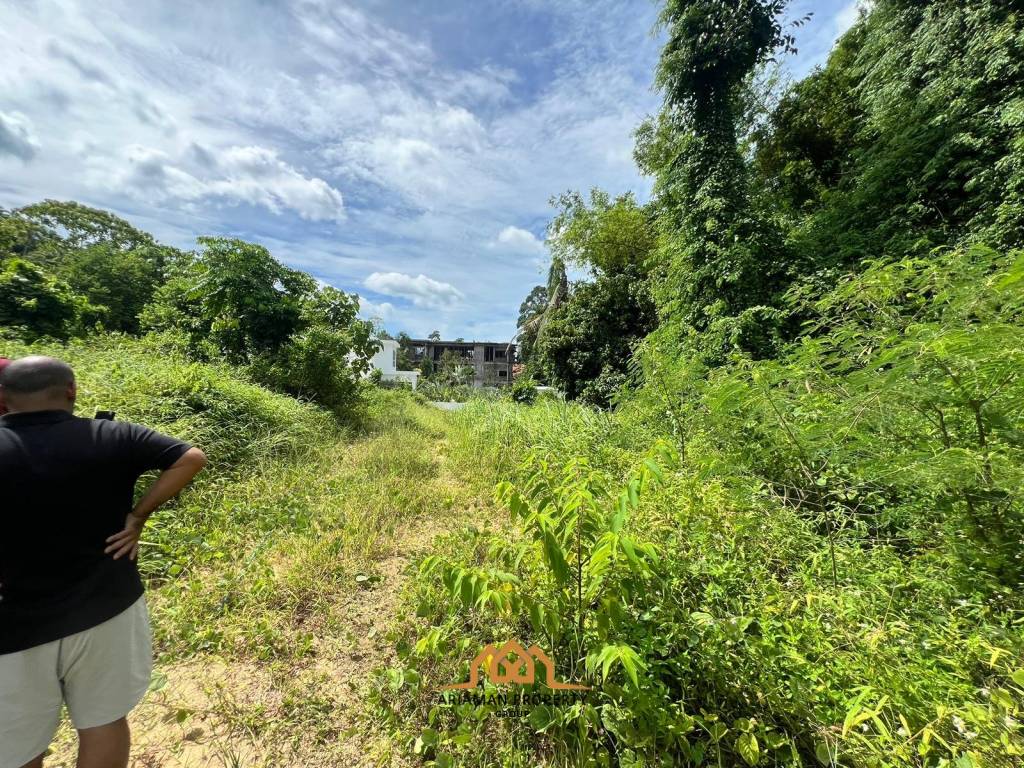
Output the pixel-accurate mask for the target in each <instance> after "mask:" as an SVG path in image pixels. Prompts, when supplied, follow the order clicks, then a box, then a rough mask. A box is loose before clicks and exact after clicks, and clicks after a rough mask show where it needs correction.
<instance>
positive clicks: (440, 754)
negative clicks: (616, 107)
mask: <svg viewBox="0 0 1024 768" xmlns="http://www.w3.org/2000/svg"><path fill="white" fill-rule="evenodd" d="M783 5H784V4H782V3H774V2H762V1H759V0H751V1H750V2H746V1H745V0H744V1H743V2H719V1H718V0H687V1H686V2H668V3H666V4H665V9H664V11H663V14H662V23H663V24H664V27H665V31H666V34H667V43H666V46H665V49H664V51H663V55H662V58H661V61H660V64H659V68H658V72H657V82H658V85H659V87H661V88H662V91H663V94H664V96H665V102H664V108H663V110H662V112H661V113H660V114H659V115H657V116H655V117H653V118H652V119H650V120H649V121H647V122H646V123H645V124H644V125H642V126H641V128H640V130H639V131H638V135H637V139H638V141H637V160H638V162H639V163H640V165H641V167H642V168H643V169H644V170H645V171H646V172H648V173H650V174H651V175H653V176H654V178H655V196H654V198H653V199H652V200H651V202H650V203H648V204H647V205H645V206H643V207H642V208H640V207H637V206H635V205H634V204H632V203H631V201H630V199H629V198H628V197H626V198H622V199H621V200H620V201H617V202H616V203H615V204H612V203H611V201H610V200H609V198H608V196H607V195H603V193H600V192H595V193H594V195H593V196H592V198H591V202H590V203H589V204H587V203H585V202H584V201H583V200H582V199H581V198H580V197H579V196H578V195H568V196H565V197H563V198H562V199H561V201H560V203H559V213H558V216H557V218H556V220H555V223H554V224H553V225H552V230H551V233H552V237H551V238H550V239H549V244H550V245H551V247H552V270H551V274H552V279H551V280H550V281H549V284H550V285H549V290H548V291H547V292H546V298H547V301H546V302H545V301H543V300H542V299H544V298H545V296H542V292H535V293H534V294H532V297H533V298H532V299H531V300H529V301H528V302H526V303H524V319H525V322H523V323H521V325H522V326H523V330H524V331H525V332H526V335H527V338H528V341H529V343H528V345H527V349H528V351H529V352H530V359H529V361H528V363H529V368H530V369H531V370H532V371H533V372H534V374H535V375H537V376H539V377H543V378H545V379H546V380H547V381H550V382H551V383H557V384H558V385H559V386H560V387H561V388H562V389H563V391H564V392H565V393H566V394H567V395H568V396H569V397H572V398H575V399H578V400H581V401H583V402H587V403H597V404H600V405H605V406H607V405H608V404H611V405H614V406H615V410H614V411H613V412H607V413H598V412H593V411H589V410H586V409H585V408H584V407H583V406H580V405H572V404H569V405H563V404H558V403H553V402H542V403H538V404H535V405H532V406H524V405H510V404H508V403H505V402H494V403H482V402H481V403H475V404H473V405H472V406H471V407H470V408H468V409H466V410H464V411H461V412H460V413H459V414H457V415H456V416H455V419H456V421H457V427H456V429H457V439H456V445H457V446H458V449H457V450H458V451H459V452H462V453H463V454H464V455H465V456H467V457H468V456H469V455H473V456H475V457H478V459H479V460H482V461H484V462H485V464H486V467H487V468H488V469H489V470H490V471H491V472H493V479H494V480H495V481H497V482H498V485H497V491H496V495H495V499H496V502H497V503H499V504H501V505H502V506H503V507H505V508H506V509H507V510H508V513H509V524H508V525H507V526H504V527H501V528H500V529H498V530H495V529H494V528H491V527H486V528H483V529H482V530H481V529H475V530H471V531H467V532H465V533H464V534H463V535H462V537H461V538H453V539H452V540H450V541H449V542H448V544H447V546H446V547H445V548H443V550H442V551H440V552H439V553H438V554H437V555H436V556H435V557H431V558H428V559H426V560H425V561H424V563H423V567H422V571H421V582H420V584H419V585H418V588H417V591H416V593H415V595H414V597H413V599H414V601H415V604H416V605H417V608H418V614H419V615H420V616H421V617H422V621H421V623H419V624H415V623H410V624H409V625H408V627H407V632H408V637H409V638H410V639H409V641H408V645H407V646H403V647H404V648H405V658H404V661H403V665H404V668H414V669H421V670H422V669H427V670H428V671H429V674H428V676H427V678H426V680H425V681H418V680H417V681H414V682H413V683H412V684H399V685H392V691H393V693H392V694H391V695H389V696H387V697H386V701H385V704H386V706H387V707H388V708H389V709H390V711H392V712H394V713H395V716H396V723H398V722H401V718H402V717H403V716H406V717H407V716H409V715H414V716H417V717H418V718H419V720H418V723H419V725H420V727H424V726H425V728H426V730H424V731H423V732H422V733H421V734H419V741H417V742H415V743H414V744H413V746H414V748H416V747H418V751H419V752H420V753H422V754H425V755H426V756H427V757H429V758H433V759H435V760H436V762H437V764H438V765H445V764H480V765H484V764H488V756H489V754H492V753H493V750H491V751H489V750H488V749H487V748H481V747H480V744H481V743H489V742H486V739H485V738H484V736H483V735H482V733H483V728H482V727H481V726H479V725H478V724H477V723H478V721H479V720H480V719H483V718H484V717H485V715H481V714H480V711H481V710H480V708H479V707H473V706H469V705H464V706H462V707H461V708H460V707H454V708H438V707H435V708H432V709H431V708H428V706H427V705H426V704H425V703H424V700H425V699H426V698H427V696H426V694H424V693H422V692H421V691H423V690H426V689H429V688H430V687H431V686H435V685H436V684H441V683H443V682H447V681H448V679H466V668H465V664H466V662H467V661H468V660H469V658H472V650H471V649H478V648H480V647H483V645H484V644H485V643H487V642H501V641H503V640H504V639H507V638H509V637H511V638H516V639H519V640H520V641H522V642H523V643H524V644H525V645H526V646H528V645H529V644H530V643H538V644H539V645H541V646H542V647H545V648H546V649H547V650H548V651H550V654H551V655H552V657H554V658H556V659H557V660H558V664H559V672H560V675H559V676H560V678H561V679H566V680H573V681H580V680H582V681H586V682H587V683H588V684H590V685H592V686H593V688H594V690H593V691H592V693H591V696H590V698H589V699H588V700H587V701H586V702H584V703H579V704H575V705H571V706H562V707H548V706H544V705H538V706H533V707H532V708H530V712H529V716H528V717H527V718H525V719H522V720H516V721H512V723H511V724H509V723H507V722H506V723H505V725H504V727H503V730H502V731H501V733H502V738H503V739H504V740H506V742H507V743H511V744H513V745H514V746H513V747H511V748H510V749H508V750H507V751H506V752H502V755H503V758H502V759H503V762H504V763H505V764H521V765H531V764H534V763H536V762H548V763H552V764H559V765H560V764H565V765H666V764H692V765H741V764H745V765H816V764H820V765H836V766H839V765H850V766H902V765H918V766H936V767H938V766H953V765H955V766H987V765H1000V766H1002V765H1006V766H1009V765H1013V764H1016V763H1017V762H1019V760H1020V759H1021V758H1022V756H1024V732H1022V729H1021V724H1020V713H1021V709H1022V706H1024V640H1022V637H1024V635H1022V632H1021V627H1022V625H1021V622H1022V616H1024V604H1022V603H1021V601H1020V588H1021V586H1022V584H1024V505H1022V502H1021V493H1022V491H1024V453H1022V451H1024V441H1022V440H1021V435H1022V427H1024V423H1022V421H1021V418H1022V416H1021V414H1022V413H1024V358H1022V356H1021V351H1020V350H1021V349H1022V348H1024V346H1022V344H1024V337H1022V331H1021V328H1022V327H1024V323H1022V321H1024V317H1022V314H1021V312H1022V309H1024V307H1022V299H1021V296H1022V295H1024V294H1022V288H1024V252H1022V251H1021V250H1019V249H1020V247H1021V245H1022V241H1021V237H1020V225H1021V218H1020V214H1021V211H1022V209H1021V206H1020V202H1021V185H1020V181H1021V176H1020V167H1021V166H1020V160H1021V157H1022V153H1024V145H1022V144H1021V127H1022V126H1024V123H1021V121H1019V120H1018V119H1017V117H1016V115H1017V112H1018V111H1019V107H1020V99H1021V91H1020V88H1021V83H1022V82H1024V78H1021V77H1020V74H1021V72H1020V68H1021V66H1022V62H1024V55H1022V53H1024V51H1022V43H1024V19H1022V17H1021V16H1020V14H1019V9H1014V8H1012V7H1011V4H1007V3H999V2H981V3H975V4H969V5H963V4H956V3H951V2H941V1H940V2H933V3H905V2H899V1H897V0H884V1H883V0H879V2H877V3H875V4H873V6H872V8H871V9H870V10H869V11H867V12H865V13H864V14H863V15H862V17H861V19H860V21H858V22H857V23H856V24H855V25H854V27H853V28H852V29H851V30H850V31H849V32H848V33H847V34H846V35H845V36H844V37H843V38H842V39H841V40H840V41H839V43H838V45H837V46H836V49H835V50H834V52H833V54H832V55H831V57H830V59H829V61H828V64H827V65H826V66H825V67H824V68H822V69H820V70H817V71H815V72H813V73H812V74H811V75H810V76H809V77H808V78H806V79H805V80H803V81H801V82H800V83H797V84H795V85H793V86H791V87H790V88H788V89H787V90H786V91H785V92H784V93H783V94H782V95H781V97H775V99H774V103H773V104H772V102H771V101H770V103H769V107H768V108H767V109H766V110H765V109H762V110H761V112H760V114H751V109H753V111H754V112H755V113H756V112H757V103H758V99H755V98H753V97H754V96H755V95H759V94H756V93H755V91H757V89H758V88H760V87H761V86H762V85H763V82H764V80H763V78H760V76H759V74H758V67H759V65H760V64H761V63H763V62H766V61H767V60H768V59H769V58H770V57H772V56H774V55H784V54H785V53H786V51H787V50H788V49H790V48H792V47H793V46H794V45H795V44H796V43H797V42H798V41H797V39H796V37H798V30H799V26H800V22H799V21H798V22H797V23H796V24H795V26H787V25H785V24H783V23H782V21H781V18H782V17H781V11H782V10H783ZM761 95H763V94H761ZM630 211H633V212H630ZM638 233H639V234H638ZM624 246H626V247H624ZM575 254H583V255H582V257H576V260H575V263H577V264H578V263H583V264H586V265H589V266H591V267H592V279H591V281H589V282H585V283H581V284H578V285H573V286H567V285H566V283H565V281H564V273H565V269H564V265H565V264H566V263H573V261H574V260H573V256H574V255H575ZM622 254H625V257H624V258H622ZM608 264H614V265H615V269H617V270H620V271H621V273H623V274H628V275H629V277H628V279H627V284H628V285H629V289H630V291H631V295H633V296H636V297H645V298H641V299H640V300H641V301H648V302H652V303H653V305H654V306H655V307H656V310H657V316H656V318H653V319H652V320H651V321H650V323H651V324H650V326H649V327H648V328H647V329H646V330H641V329H640V328H638V327H635V326H634V327H630V328H619V329H618V330H615V329H614V326H604V327H605V329H606V333H607V334H608V335H611V336H612V337H613V338H610V339H609V338H605V337H602V340H601V343H602V345H603V349H602V350H597V351H596V352H595V351H594V350H593V349H592V343H593V339H592V338H591V337H590V336H589V335H588V332H589V330H590V327H594V326H596V325H598V321H597V320H596V318H599V317H601V316H602V314H608V308H609V307H625V306H636V304H635V303H634V304H630V302H629V301H628V300H627V299H625V298H623V297H621V296H620V297H618V298H616V299H614V300H611V301H607V300H606V298H605V297H606V294H607V291H608V288H609V284H608V283H607V265H608ZM626 270H631V271H628V272H627V271H626ZM583 317H587V318H588V319H587V322H588V323H589V326H586V327H584V326H583V325H581V324H580V323H579V322H577V321H578V320H579V319H580V318H583ZM573 334H575V335H573ZM617 345H619V346H617ZM623 347H625V348H626V349H629V350H630V352H631V354H623V352H622V349H623ZM621 360H629V366H628V367H627V368H625V369H620V370H621V374H620V375H619V376H618V378H617V380H615V381H614V384H613V385H612V386H608V385H607V382H608V378H609V376H608V371H609V370H611V369H612V367H613V366H614V365H616V364H618V361H621ZM583 361H587V362H586V363H585V364H580V363H581V362H583ZM567 362H570V363H571V364H572V365H575V366H576V367H575V369H574V370H572V371H571V372H569V373H565V372H563V370H564V366H565V365H566V364H567ZM560 366H562V368H560ZM595 392H603V394H602V395H600V396H595V395H594V394H592V393H595ZM413 639H415V642H413ZM453 649H458V652H459V654H462V656H461V660H460V661H455V660H453V658H452V657H453V656H454V655H458V654H453ZM467 651H468V653H467ZM392 679H393V680H398V681H400V683H404V682H405V678H404V672H403V669H402V668H399V669H397V670H394V671H393V672H392ZM485 687H486V685H485ZM410 688H412V689H413V690H412V691H410V690H409V689H410ZM501 706H502V705H501V704H486V705H483V710H484V712H485V713H486V714H487V715H490V716H494V715H496V714H497V712H498V710H500V709H501ZM398 730H399V732H401V733H404V734H408V735H409V738H410V740H411V739H412V737H413V736H414V735H415V732H411V733H410V731H408V730H402V729H401V728H400V727H399V729H398ZM424 745H427V746H426V747H424ZM491 746H493V745H491ZM414 751H416V749H414Z"/></svg>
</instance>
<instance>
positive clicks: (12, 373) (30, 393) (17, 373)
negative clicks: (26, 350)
mask: <svg viewBox="0 0 1024 768" xmlns="http://www.w3.org/2000/svg"><path fill="white" fill-rule="evenodd" d="M0 398H2V399H3V401H4V403H5V404H6V406H7V408H8V410H10V411H11V412H12V413H13V412H17V411H45V410H65V411H70V410H71V409H72V408H73V407H74V404H75V372H74V371H73V370H71V366H70V365H68V364H67V363H65V362H64V361H63V360H58V359H57V358H55V357H44V356H43V355H32V356H30V357H22V358H19V359H17V360H14V361H12V362H11V363H10V364H9V365H7V367H5V368H4V369H3V370H2V371H0Z"/></svg>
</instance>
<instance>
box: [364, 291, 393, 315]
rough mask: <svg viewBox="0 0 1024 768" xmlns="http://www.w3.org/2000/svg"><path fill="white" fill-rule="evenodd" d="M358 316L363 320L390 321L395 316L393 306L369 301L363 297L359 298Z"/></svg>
mask: <svg viewBox="0 0 1024 768" xmlns="http://www.w3.org/2000/svg"><path fill="white" fill-rule="evenodd" d="M359 314H361V315H362V316H363V317H365V318H372V319H380V320H390V319H391V318H392V317H394V316H395V305H394V304H392V303H391V302H388V301H382V302H379V303H378V302H375V301H370V300H369V299H367V298H365V297H364V296H360V297H359Z"/></svg>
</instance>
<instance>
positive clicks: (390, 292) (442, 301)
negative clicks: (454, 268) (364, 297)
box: [363, 272, 465, 309]
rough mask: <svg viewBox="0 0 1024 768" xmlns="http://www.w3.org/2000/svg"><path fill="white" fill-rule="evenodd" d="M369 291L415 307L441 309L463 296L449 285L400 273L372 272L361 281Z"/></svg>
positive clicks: (456, 301)
mask: <svg viewBox="0 0 1024 768" xmlns="http://www.w3.org/2000/svg"><path fill="white" fill-rule="evenodd" d="M363 285H365V286H366V287H367V288H369V289H370V290H371V291H376V292H377V293H383V294H385V295H387V296H398V297H400V298H403V299H408V300H409V301H411V302H412V303H413V304H414V305H416V306H417V307H425V308H429V309H443V308H446V307H452V306H454V305H456V304H458V303H459V302H460V301H462V300H463V299H464V298H465V296H464V294H463V293H462V291H460V290H459V289H458V288H456V287H455V286H454V285H452V284H451V283H443V282H441V281H440V280H434V279H433V278H430V277H427V276H426V275H423V274H420V275H416V277H413V276H412V275H406V274H403V273H401V272H374V273H373V274H372V275H370V276H369V277H367V278H366V280H364V281H363Z"/></svg>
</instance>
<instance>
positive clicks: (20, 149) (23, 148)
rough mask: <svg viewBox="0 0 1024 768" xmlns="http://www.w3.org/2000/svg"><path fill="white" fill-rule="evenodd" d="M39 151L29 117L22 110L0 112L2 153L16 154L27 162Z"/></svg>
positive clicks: (0, 147)
mask: <svg viewBox="0 0 1024 768" xmlns="http://www.w3.org/2000/svg"><path fill="white" fill-rule="evenodd" d="M38 151H39V141H38V140H37V139H36V137H35V135H34V134H33V133H32V123H31V122H30V121H29V119H28V118H27V117H25V115H23V114H21V113H20V112H10V113H7V112H0V155H5V154H6V155H14V156H15V157H17V158H19V159H21V160H23V161H24V162H26V163H27V162H28V161H29V160H31V159H32V158H33V157H35V154H36V152H38Z"/></svg>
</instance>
